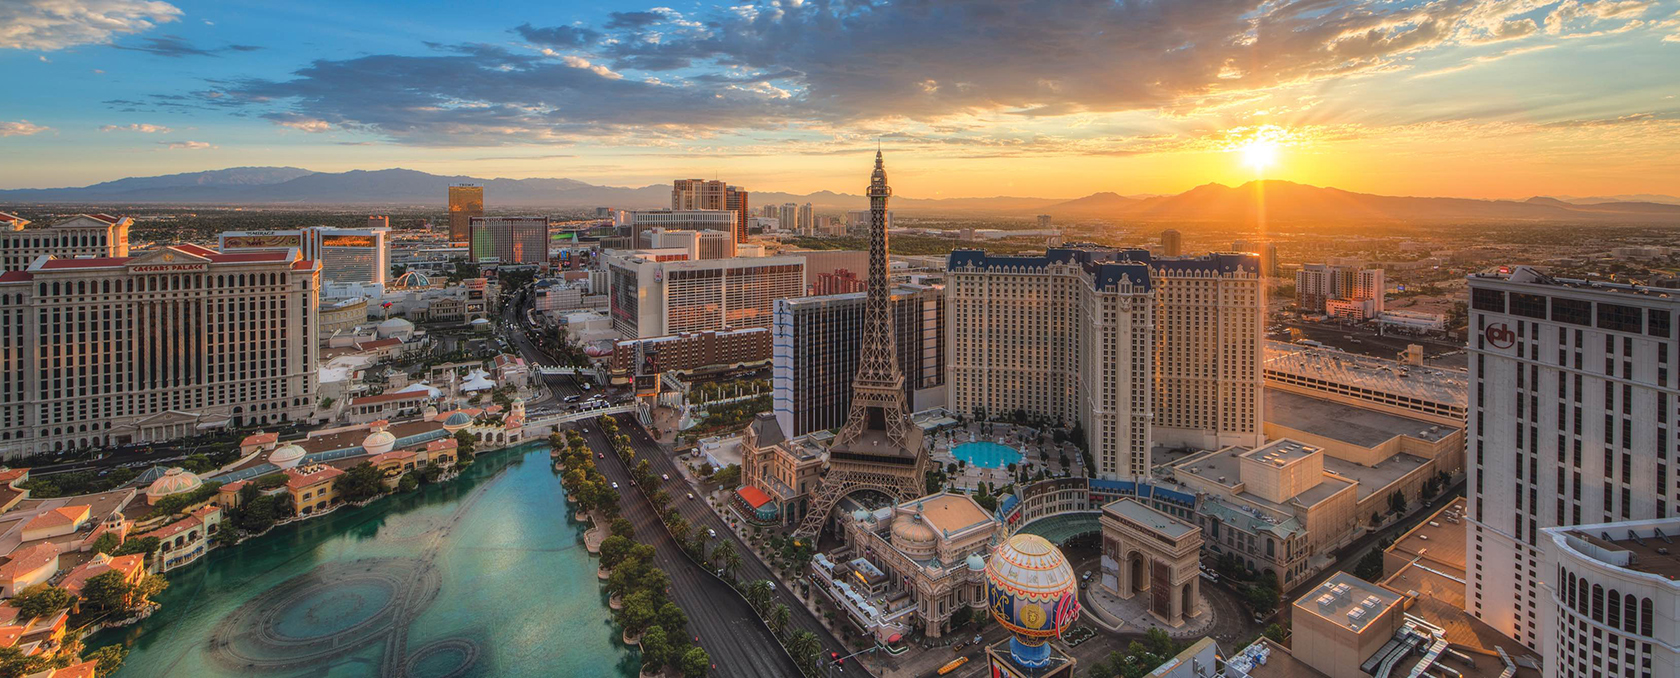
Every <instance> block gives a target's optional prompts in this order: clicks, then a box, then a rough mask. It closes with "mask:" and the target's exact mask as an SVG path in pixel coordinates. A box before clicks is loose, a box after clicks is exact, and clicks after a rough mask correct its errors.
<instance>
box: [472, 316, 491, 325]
mask: <svg viewBox="0 0 1680 678" xmlns="http://www.w3.org/2000/svg"><path fill="white" fill-rule="evenodd" d="M467 324H468V325H488V324H490V320H489V319H487V318H473V319H472V322H469V323H467Z"/></svg>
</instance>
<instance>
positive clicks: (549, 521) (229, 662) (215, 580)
mask: <svg viewBox="0 0 1680 678" xmlns="http://www.w3.org/2000/svg"><path fill="white" fill-rule="evenodd" d="M568 513H569V510H568V508H567V505H566V503H565V499H564V491H563V490H562V489H561V488H560V483H559V481H558V479H557V478H556V477H555V475H554V473H553V472H552V471H551V470H549V466H548V453H547V446H546V445H544V444H542V443H536V444H531V445H526V446H522V447H519V448H515V449H512V450H505V451H501V452H492V453H488V454H485V455H482V456H480V457H479V458H478V463H476V464H474V465H473V466H472V467H471V468H469V469H468V470H467V471H466V472H465V473H463V474H462V475H461V477H459V478H457V479H455V480H454V481H451V482H449V483H445V484H443V485H437V486H428V487H426V488H423V489H422V490H421V491H419V492H414V493H410V494H406V495H401V496H395V497H388V498H386V499H382V500H380V501H378V502H375V503H373V504H372V505H370V506H367V507H364V508H359V509H357V508H344V509H339V510H338V511H336V512H334V513H332V514H330V515H327V516H323V517H320V518H315V519H312V520H307V521H303V522H300V523H293V524H291V525H286V526H283V527H279V528H275V529H274V530H273V531H272V532H270V533H268V534H267V535H264V536H262V537H258V538H256V539H253V540H250V541H247V542H245V543H244V544H240V545H239V546H235V547H233V548H228V549H218V550H216V551H213V552H211V553H210V555H209V556H207V557H206V559H205V560H204V561H201V562H199V563H196V564H194V565H190V566H188V567H186V568H183V569H181V570H178V571H176V572H173V573H170V574H169V575H168V578H169V581H170V587H169V590H167V591H165V592H164V593H163V594H162V595H161V596H159V602H161V603H162V604H163V608H162V609H160V610H159V611H158V612H157V613H156V614H154V615H152V616H151V617H150V618H148V619H146V620H144V621H142V622H140V623H139V624H136V625H134V626H131V627H127V628H123V629H115V630H111V631H106V632H103V633H100V634H97V635H95V636H93V637H91V638H90V639H89V641H88V646H89V647H90V648H97V647H101V646H104V645H111V644H115V643H124V644H127V645H128V646H129V647H130V650H131V651H130V654H129V656H128V661H127V662H126V663H124V665H123V668H122V670H121V671H119V672H118V673H117V674H116V675H117V676H118V678H140V677H148V678H149V677H152V676H194V677H199V676H203V677H205V678H222V677H228V678H232V677H235V676H238V677H245V676H251V675H258V674H260V675H265V676H278V677H286V676H310V677H312V678H315V677H320V678H337V677H339V676H377V675H398V674H399V673H403V672H406V675H408V676H411V677H412V678H439V677H442V676H578V677H580V678H623V677H626V676H634V675H635V674H636V670H635V669H636V658H635V654H634V652H633V651H631V650H629V649H627V648H625V647H624V646H623V645H621V644H620V643H618V641H617V637H618V632H617V631H616V630H615V629H614V628H613V626H612V623H611V621H610V612H609V610H608V609H607V607H606V602H605V597H604V595H603V594H602V593H601V590H600V586H599V585H598V584H597V582H596V579H595V563H594V561H593V560H592V559H591V558H590V557H589V554H588V552H587V551H585V550H584V548H583V542H582V538H581V535H582V528H581V527H580V525H579V524H578V523H574V522H572V521H570V520H569V519H568V517H567V516H568Z"/></svg>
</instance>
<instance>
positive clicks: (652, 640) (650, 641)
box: [642, 626, 671, 671]
mask: <svg viewBox="0 0 1680 678" xmlns="http://www.w3.org/2000/svg"><path fill="white" fill-rule="evenodd" d="M670 651H671V650H670V644H669V643H668V642H666V640H665V629H663V628H660V627H658V626H655V627H653V628H650V629H648V630H647V632H646V633H643V634H642V671H657V670H659V669H660V668H661V667H663V666H665V664H666V663H667V662H669V661H670Z"/></svg>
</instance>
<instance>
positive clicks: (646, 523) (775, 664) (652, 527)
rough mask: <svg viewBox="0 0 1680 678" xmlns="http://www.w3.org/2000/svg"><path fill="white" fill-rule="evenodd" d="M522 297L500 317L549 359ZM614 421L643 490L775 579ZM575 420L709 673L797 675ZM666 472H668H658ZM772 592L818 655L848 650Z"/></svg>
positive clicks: (535, 354) (745, 574)
mask: <svg viewBox="0 0 1680 678" xmlns="http://www.w3.org/2000/svg"><path fill="white" fill-rule="evenodd" d="M523 301H524V299H523V296H516V297H515V298H514V299H510V300H509V303H508V304H507V305H506V307H505V308H504V310H503V312H502V318H503V320H504V321H506V322H508V323H510V324H511V327H512V328H513V331H510V332H507V334H508V335H509V340H510V341H511V342H512V344H513V345H514V346H515V347H517V349H518V350H519V352H520V354H521V355H523V356H524V357H525V359H526V360H527V361H528V362H535V363H543V364H552V363H553V362H554V361H553V359H552V358H551V357H549V356H548V355H547V354H546V353H545V352H543V351H542V350H541V349H539V348H538V347H537V346H536V345H535V344H534V343H533V342H532V341H531V340H530V338H529V337H528V336H526V333H525V330H526V329H527V328H526V326H525V322H524V317H523V309H524V308H525V305H524V303H523ZM544 384H545V385H546V386H547V387H548V388H549V389H550V390H551V391H552V392H553V393H554V396H555V400H556V401H557V402H563V399H564V398H565V397H566V396H569V395H581V394H585V393H586V392H585V391H583V390H582V388H581V384H579V383H578V382H577V381H576V379H575V378H573V377H569V376H555V377H546V378H545V379H544ZM616 421H617V422H618V423H619V430H620V431H621V432H623V433H625V434H626V435H628V436H629V437H630V444H631V447H633V448H634V449H635V451H636V456H637V457H638V458H639V459H647V460H648V463H649V464H650V465H652V467H653V471H654V475H655V477H656V478H657V480H656V481H655V482H656V483H657V484H658V486H657V487H650V488H646V491H647V492H652V491H654V490H655V489H664V490H665V491H666V493H667V494H669V495H670V496H671V497H672V500H673V504H674V505H675V507H676V509H677V511H678V512H679V513H680V514H682V516H683V518H684V519H686V520H688V522H689V524H690V525H691V526H692V529H693V530H695V531H697V532H699V533H705V531H706V530H707V529H710V530H712V531H714V532H716V533H717V538H718V539H727V540H730V541H731V542H732V544H733V547H734V549H735V551H736V553H739V554H740V555H741V568H740V570H739V575H740V577H741V579H742V580H743V581H752V580H754V579H767V580H770V581H777V580H776V578H775V576H774V575H773V574H772V573H771V571H770V568H769V566H767V565H765V564H764V563H763V562H762V561H760V560H759V559H758V558H757V556H755V555H753V553H752V551H751V549H749V548H747V545H746V544H745V543H744V542H742V541H741V539H740V538H739V537H737V536H736V535H735V533H734V532H733V531H731V530H730V529H729V526H728V525H726V524H725V523H724V522H723V519H721V518H719V517H718V516H717V514H715V513H713V512H712V510H711V509H710V508H709V507H708V506H707V505H706V503H705V498H704V497H703V496H701V494H700V492H699V491H698V490H697V489H696V488H694V487H692V486H690V485H689V484H688V483H687V481H685V480H684V476H683V475H682V473H681V472H679V470H678V469H677V464H676V462H675V461H674V460H672V459H671V458H670V456H669V455H668V454H667V453H666V451H665V450H664V448H662V447H661V446H660V445H659V443H658V442H656V441H655V440H653V438H652V437H651V436H649V435H648V432H647V430H646V429H644V428H642V426H641V424H640V423H638V422H637V421H636V420H635V418H634V417H618V418H616ZM575 427H576V428H579V429H582V430H587V431H588V432H587V433H585V434H584V436H583V437H584V440H585V441H587V442H588V443H589V446H590V449H592V450H594V451H595V452H597V453H598V455H599V458H598V460H597V466H598V467H599V468H600V469H601V472H602V474H603V475H605V476H606V477H607V479H608V480H609V481H612V482H615V483H618V486H619V494H620V500H619V507H620V513H621V514H622V515H623V516H624V517H625V518H628V519H629V520H630V522H631V524H632V525H634V526H635V528H636V541H638V542H640V543H644V544H650V545H652V546H653V547H654V553H655V563H656V564H657V565H658V566H659V567H660V569H663V570H665V572H666V573H668V574H670V575H671V582H672V585H671V597H672V599H673V600H675V601H676V602H677V604H678V605H681V606H682V608H683V610H684V611H685V612H687V613H688V615H689V631H690V633H691V634H692V635H693V636H695V637H697V638H698V643H699V645H700V646H701V647H703V648H705V649H706V652H707V653H708V654H710V655H711V657H712V662H713V663H714V664H716V666H717V668H716V669H715V671H714V675H719V676H745V677H748V678H752V677H754V676H764V677H765V678H787V677H789V676H796V675H799V670H798V668H797V667H796V666H795V665H794V663H793V661H792V660H791V659H790V658H789V657H788V655H787V653H786V652H784V651H783V650H782V649H781V647H780V644H779V643H778V642H777V640H776V638H775V636H774V635H773V634H771V633H770V631H769V629H767V628H765V626H764V624H763V623H762V622H761V621H759V617H758V614H757V613H756V612H754V611H753V609H752V607H751V606H749V605H748V604H747V602H746V600H745V599H744V598H743V597H742V596H741V595H740V594H739V593H737V592H736V591H735V590H734V589H733V588H730V587H729V585H728V584H725V583H724V582H723V580H721V579H719V578H718V577H717V576H715V575H714V574H713V573H712V570H711V568H710V566H708V565H702V564H698V563H695V562H694V561H692V560H690V559H689V558H688V555H687V554H686V553H684V552H683V550H682V547H681V545H680V544H678V543H677V542H676V540H675V539H674V538H673V537H671V534H670V533H669V532H667V531H666V530H665V527H664V525H663V523H662V522H661V521H660V520H659V515H658V512H657V511H655V510H654V508H653V505H652V503H651V502H649V500H648V499H647V497H646V495H645V494H643V492H642V491H641V489H639V488H637V487H636V486H635V484H634V483H632V482H631V481H630V470H629V468H627V467H626V466H625V465H624V463H623V462H622V461H621V460H620V459H619V458H618V455H617V454H616V453H614V451H613V449H612V446H611V444H610V443H609V442H608V441H607V438H606V434H605V433H604V432H603V431H602V430H601V427H600V421H599V419H590V420H587V421H584V422H581V423H580V424H578V425H575ZM667 476H668V477H669V478H670V480H664V479H663V478H664V477H667ZM691 492H693V493H694V494H695V497H696V498H695V499H688V498H687V497H688V494H689V493H691ZM716 546H717V543H716V541H713V542H712V544H711V545H710V546H709V548H716ZM775 597H776V600H777V601H778V602H781V603H783V604H786V605H787V606H788V610H789V612H791V614H790V615H789V625H790V627H791V628H793V629H800V630H806V631H810V632H812V633H814V634H816V636H817V638H818V639H819V640H820V641H821V642H822V645H823V654H824V656H827V655H828V653H830V652H839V653H840V654H842V655H844V654H847V653H848V652H847V651H846V650H845V649H844V647H843V646H841V644H840V642H839V641H838V640H836V639H835V637H834V635H833V634H832V633H830V632H829V631H828V629H827V628H825V627H824V626H823V625H822V623H821V622H820V621H819V620H818V619H817V618H816V616H815V615H813V614H811V612H810V610H809V609H808V608H806V607H805V604H804V603H803V602H801V601H800V600H799V599H798V598H796V597H795V596H794V595H793V594H792V592H790V591H788V590H787V587H786V586H783V585H781V584H778V585H777V587H776V596H775ZM842 674H849V675H856V676H863V675H868V674H867V672H866V671H864V670H863V669H862V667H860V666H858V665H856V664H855V663H853V662H847V664H846V666H845V669H844V671H843V672H842Z"/></svg>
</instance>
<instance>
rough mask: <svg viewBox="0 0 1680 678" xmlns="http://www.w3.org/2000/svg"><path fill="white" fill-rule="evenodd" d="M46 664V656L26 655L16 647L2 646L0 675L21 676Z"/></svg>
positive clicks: (5, 677) (10, 677) (0, 651)
mask: <svg viewBox="0 0 1680 678" xmlns="http://www.w3.org/2000/svg"><path fill="white" fill-rule="evenodd" d="M46 664H47V660H46V658H45V657H42V656H40V655H36V656H34V657H26V656H24V654H23V650H19V649H17V648H16V647H0V677H3V678H19V677H20V676H26V675H29V674H31V673H35V672H36V671H39V670H41V669H42V668H44V667H45V666H46Z"/></svg>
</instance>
